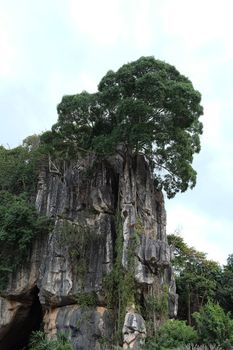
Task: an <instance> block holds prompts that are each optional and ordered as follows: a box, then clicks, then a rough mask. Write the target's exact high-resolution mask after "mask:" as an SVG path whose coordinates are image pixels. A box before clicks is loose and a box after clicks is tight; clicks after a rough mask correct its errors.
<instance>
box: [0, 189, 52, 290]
mask: <svg viewBox="0 0 233 350" xmlns="http://www.w3.org/2000/svg"><path fill="white" fill-rule="evenodd" d="M48 230H49V220H48V219H47V218H45V217H41V216H39V215H38V214H37V212H36V210H35V208H34V207H33V206H32V205H30V203H29V202H28V200H27V197H26V195H25V194H21V195H19V196H16V195H13V194H11V193H10V192H6V191H0V244H1V250H0V290H2V289H4V288H5V287H6V283H7V281H8V277H9V273H10V272H14V271H15V270H16V268H17V267H19V266H20V265H22V264H23V263H24V262H25V259H27V257H28V253H29V251H30V247H31V244H32V241H33V239H34V238H35V237H36V236H38V235H39V234H42V233H45V234H46V233H47V232H48ZM16 252H17V254H16Z"/></svg>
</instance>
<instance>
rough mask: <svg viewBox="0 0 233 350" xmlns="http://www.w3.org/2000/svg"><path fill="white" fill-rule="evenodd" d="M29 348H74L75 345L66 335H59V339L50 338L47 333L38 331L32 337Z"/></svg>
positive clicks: (46, 349) (47, 349) (65, 349)
mask: <svg viewBox="0 0 233 350" xmlns="http://www.w3.org/2000/svg"><path fill="white" fill-rule="evenodd" d="M29 350H73V346H72V345H71V343H70V342H68V340H67V338H66V336H64V335H58V339H48V338H47V337H46V335H45V333H43V332H41V331H37V332H33V334H32V336H31V338H30V343H29Z"/></svg>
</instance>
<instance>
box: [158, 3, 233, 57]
mask: <svg viewBox="0 0 233 350" xmlns="http://www.w3.org/2000/svg"><path fill="white" fill-rule="evenodd" d="M232 12H233V3H232V1H231V0H225V1H219V0H214V1H213V0H205V1H202V0H195V1H187V0H177V1H164V3H163V6H162V18H163V29H164V31H165V32H166V33H167V34H169V35H170V36H172V37H174V38H176V39H179V40H182V41H183V42H184V43H185V45H187V46H188V47H189V48H190V49H193V50H194V49H198V48H200V47H201V46H202V45H205V44H206V43H207V42H209V41H212V40H214V41H215V43H216V41H218V40H219V41H220V42H222V43H223V44H224V46H225V49H226V51H227V53H228V55H231V54H232V53H233V45H232V40H231V33H232V29H233V23H232V18H231V15H232Z"/></svg>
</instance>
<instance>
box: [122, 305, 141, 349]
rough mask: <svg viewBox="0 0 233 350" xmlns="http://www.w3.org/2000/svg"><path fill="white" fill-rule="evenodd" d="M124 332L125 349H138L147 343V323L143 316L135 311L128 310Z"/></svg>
mask: <svg viewBox="0 0 233 350" xmlns="http://www.w3.org/2000/svg"><path fill="white" fill-rule="evenodd" d="M122 332H123V339H124V343H123V349H138V348H139V347H140V346H142V345H143V344H144V343H145V338H146V325H145V321H144V319H143V317H142V316H141V315H140V314H138V313H136V312H134V311H129V312H127V314H126V315H125V321H124V326H123V330H122Z"/></svg>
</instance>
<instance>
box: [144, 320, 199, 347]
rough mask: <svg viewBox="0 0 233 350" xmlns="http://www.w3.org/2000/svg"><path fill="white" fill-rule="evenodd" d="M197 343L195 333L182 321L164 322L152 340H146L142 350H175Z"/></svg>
mask: <svg viewBox="0 0 233 350" xmlns="http://www.w3.org/2000/svg"><path fill="white" fill-rule="evenodd" d="M196 342H197V332H196V331H195V330H194V329H193V328H192V327H190V326H187V325H186V323H185V322H184V321H177V320H176V321H170V320H169V321H167V322H165V323H164V324H163V325H162V326H161V327H160V329H159V330H158V332H157V333H156V335H155V336H154V337H153V338H149V339H147V342H146V345H145V346H144V347H143V349H144V350H162V349H164V350H165V349H170V350H171V349H177V348H182V347H184V346H185V345H188V344H193V343H196Z"/></svg>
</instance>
